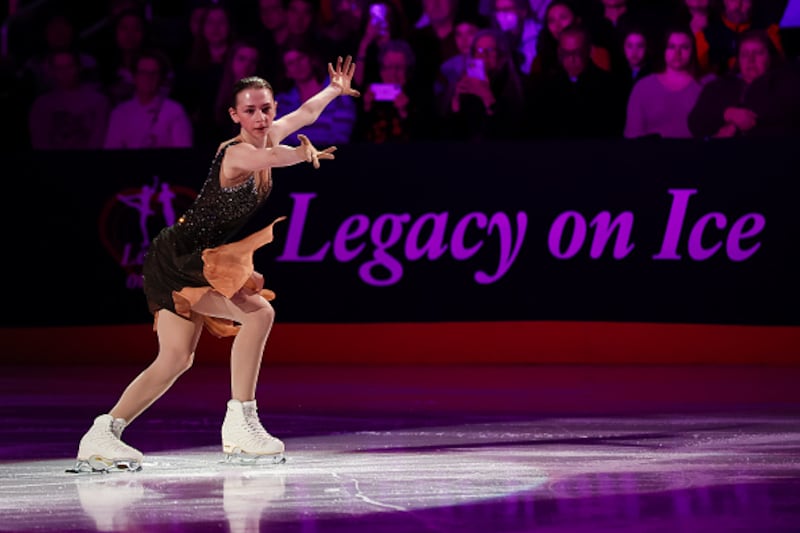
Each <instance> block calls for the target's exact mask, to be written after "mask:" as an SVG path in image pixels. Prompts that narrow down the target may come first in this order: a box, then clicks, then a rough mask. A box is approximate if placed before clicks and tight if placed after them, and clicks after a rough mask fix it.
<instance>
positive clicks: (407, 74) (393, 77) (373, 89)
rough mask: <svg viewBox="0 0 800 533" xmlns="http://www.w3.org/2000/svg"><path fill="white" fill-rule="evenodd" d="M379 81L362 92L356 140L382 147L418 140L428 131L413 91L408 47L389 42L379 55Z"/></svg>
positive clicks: (429, 130) (413, 62) (410, 51)
mask: <svg viewBox="0 0 800 533" xmlns="http://www.w3.org/2000/svg"><path fill="white" fill-rule="evenodd" d="M378 64H379V65H380V69H379V76H380V78H379V79H380V81H379V82H375V83H371V84H370V85H369V86H368V88H367V90H366V91H365V92H364V97H363V102H364V104H363V107H362V109H361V113H360V116H359V121H358V124H357V126H356V134H355V135H356V136H357V138H358V139H359V140H362V141H367V142H372V143H383V142H397V141H410V140H414V139H418V138H421V137H422V136H424V135H425V134H427V133H431V129H430V128H427V127H423V126H422V118H423V117H425V116H430V114H428V113H425V112H423V109H422V108H421V106H420V105H419V101H420V100H419V98H418V97H417V96H416V94H415V91H414V89H413V83H412V81H413V70H414V64H415V57H414V52H413V50H412V49H411V45H409V44H408V42H407V41H403V40H390V41H388V42H387V43H386V44H384V45H383V46H381V48H380V51H379V52H378Z"/></svg>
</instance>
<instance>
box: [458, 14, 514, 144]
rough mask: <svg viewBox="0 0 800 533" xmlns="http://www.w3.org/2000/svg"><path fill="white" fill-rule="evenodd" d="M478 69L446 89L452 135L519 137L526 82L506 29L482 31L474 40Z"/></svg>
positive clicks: (461, 136) (459, 137) (482, 137)
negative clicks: (519, 69) (516, 62)
mask: <svg viewBox="0 0 800 533" xmlns="http://www.w3.org/2000/svg"><path fill="white" fill-rule="evenodd" d="M471 58H472V60H473V61H474V68H470V69H467V72H466V73H465V74H464V75H463V76H462V77H461V78H460V79H459V80H458V82H456V84H455V85H454V86H452V87H450V88H449V90H448V91H447V92H446V95H445V96H446V100H445V101H446V102H447V104H448V111H449V112H448V114H447V115H446V116H445V118H446V120H447V121H448V123H449V128H450V130H449V133H448V136H449V137H451V138H456V139H463V140H479V139H515V138H519V136H520V135H521V132H522V115H523V113H524V110H525V98H524V95H523V89H522V81H521V80H520V78H519V74H518V72H517V68H516V65H515V64H514V59H513V56H512V54H511V48H510V46H509V43H508V40H507V39H506V36H505V34H504V33H503V32H502V30H497V29H486V30H481V31H479V32H478V33H477V35H476V36H475V39H474V40H473V41H472V49H471Z"/></svg>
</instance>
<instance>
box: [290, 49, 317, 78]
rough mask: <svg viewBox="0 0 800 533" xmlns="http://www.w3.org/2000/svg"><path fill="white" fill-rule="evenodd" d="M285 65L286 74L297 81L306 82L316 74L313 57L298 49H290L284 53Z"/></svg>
mask: <svg viewBox="0 0 800 533" xmlns="http://www.w3.org/2000/svg"><path fill="white" fill-rule="evenodd" d="M283 65H284V67H285V69H286V76H287V77H288V78H289V79H290V80H293V81H295V82H304V81H308V80H310V79H311V78H312V77H313V76H314V70H313V67H312V65H311V58H310V57H308V54H304V53H303V52H300V51H298V50H289V51H287V52H286V53H285V54H283Z"/></svg>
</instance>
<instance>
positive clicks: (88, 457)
mask: <svg viewBox="0 0 800 533" xmlns="http://www.w3.org/2000/svg"><path fill="white" fill-rule="evenodd" d="M126 424H127V423H126V422H125V420H123V419H122V418H114V417H112V416H111V415H100V416H98V417H97V418H95V419H94V424H93V425H92V427H91V428H89V431H87V432H86V434H85V435H84V436H83V438H82V439H81V443H80V446H79V447H78V461H77V462H76V463H75V466H74V467H73V468H71V469H69V470H67V472H70V473H73V474H80V473H86V472H115V471H130V472H135V471H137V470H141V468H142V459H143V458H144V456H143V455H142V452H140V451H139V450H137V449H136V448H133V447H131V446H128V445H127V444H125V443H124V442H122V440H120V437H121V436H122V430H123V429H125V426H126Z"/></svg>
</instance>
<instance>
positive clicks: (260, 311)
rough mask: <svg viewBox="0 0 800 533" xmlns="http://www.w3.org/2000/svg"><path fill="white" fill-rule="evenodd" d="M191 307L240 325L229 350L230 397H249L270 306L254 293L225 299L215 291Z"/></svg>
mask: <svg viewBox="0 0 800 533" xmlns="http://www.w3.org/2000/svg"><path fill="white" fill-rule="evenodd" d="M193 309H194V310H195V311H197V312H198V313H202V314H204V315H209V316H216V317H221V318H227V319H231V320H235V321H236V322H238V323H239V324H241V329H240V330H239V333H237V334H236V338H235V339H234V340H233V347H232V349H231V398H233V399H235V400H239V401H241V402H244V401H248V400H253V399H254V398H255V396H256V383H257V382H258V373H259V370H260V368H261V358H262V356H263V354H264V346H265V345H266V343H267V337H268V336H269V332H270V330H271V329H272V323H273V322H274V320H275V311H274V309H273V308H272V305H270V303H269V302H268V301H266V300H265V299H264V298H262V297H261V296H260V295H258V294H244V293H243V292H238V293H236V294H235V295H234V296H233V298H231V299H230V300H228V299H227V298H225V297H224V296H222V295H220V294H219V293H216V292H209V293H207V294H206V295H205V296H203V297H202V298H201V299H200V301H199V302H197V304H195V305H194V307H193Z"/></svg>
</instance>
